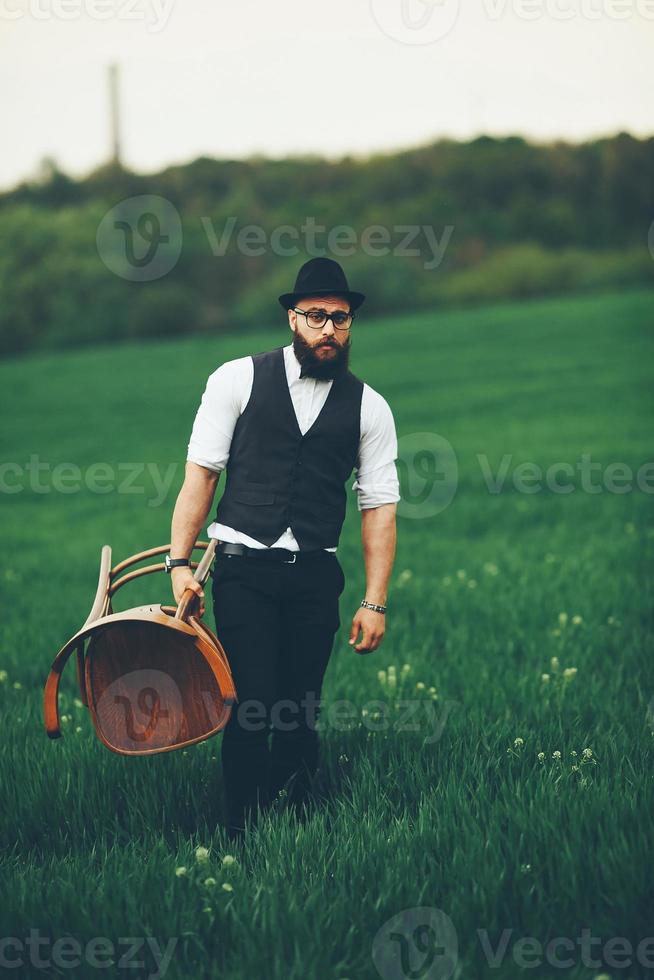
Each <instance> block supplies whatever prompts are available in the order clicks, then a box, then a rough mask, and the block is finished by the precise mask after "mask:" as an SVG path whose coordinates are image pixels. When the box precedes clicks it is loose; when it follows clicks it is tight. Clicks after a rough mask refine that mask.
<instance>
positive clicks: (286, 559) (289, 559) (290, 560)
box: [284, 551, 297, 565]
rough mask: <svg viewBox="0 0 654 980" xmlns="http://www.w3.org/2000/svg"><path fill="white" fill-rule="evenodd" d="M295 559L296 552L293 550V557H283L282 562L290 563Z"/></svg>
mask: <svg viewBox="0 0 654 980" xmlns="http://www.w3.org/2000/svg"><path fill="white" fill-rule="evenodd" d="M296 561H297V554H296V552H295V551H294V552H293V557H292V558H284V564H285V565H292V564H293V563H294V562H296Z"/></svg>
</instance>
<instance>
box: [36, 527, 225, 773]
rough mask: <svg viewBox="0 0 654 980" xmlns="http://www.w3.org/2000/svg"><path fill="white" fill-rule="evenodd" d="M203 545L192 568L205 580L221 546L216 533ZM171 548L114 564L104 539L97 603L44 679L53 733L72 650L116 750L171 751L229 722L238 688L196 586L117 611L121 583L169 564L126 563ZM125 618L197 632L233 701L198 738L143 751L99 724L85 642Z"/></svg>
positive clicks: (57, 731)
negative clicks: (199, 612)
mask: <svg viewBox="0 0 654 980" xmlns="http://www.w3.org/2000/svg"><path fill="white" fill-rule="evenodd" d="M198 548H199V549H204V555H203V557H202V559H201V561H200V562H194V561H192V562H191V568H194V569H195V575H194V577H195V579H196V581H198V582H200V583H201V584H204V583H205V581H206V580H207V578H208V576H209V573H210V568H211V563H212V561H213V557H214V552H215V548H216V541H215V539H212V540H211V541H197V542H196V543H195V545H194V549H193V550H195V549H198ZM169 551H170V545H169V544H166V545H161V546H160V547H157V548H149V549H148V550H147V551H141V552H139V553H138V554H136V555H132V556H131V557H130V558H126V559H125V560H124V561H121V562H119V563H118V564H117V565H115V566H114V567H113V568H112V567H111V547H110V545H108V544H105V545H103V547H102V551H101V555H100V573H99V576H98V587H97V590H96V593H95V599H94V601H93V605H92V606H91V611H90V612H89V614H88V616H87V618H86V621H85V623H84V625H83V626H82V628H81V629H80V630H78V631H77V633H75V635H74V636H72V637H71V638H70V640H68V642H67V643H65V644H64V646H63V647H62V648H61V650H60V651H59V653H58V654H57V656H56V657H55V659H54V661H53V663H52V666H51V668H50V672H49V674H48V678H47V680H46V683H45V688H44V696H43V714H44V723H45V729H46V732H47V734H48V737H49V738H52V739H54V738H59V737H60V736H61V734H62V732H61V724H60V716H59V685H60V681H61V676H62V674H63V671H64V668H65V666H66V664H67V663H68V660H69V658H70V656H71V655H72V653H73V651H75V653H76V660H77V683H78V687H79V690H80V697H81V700H82V702H83V704H84V705H85V706H86V707H87V708H88V709H89V711H90V713H91V716H92V718H93V723H94V726H95V729H96V732H97V734H98V736H99V738H100V739H101V741H102V742H103V743H104V745H106V747H107V748H108V749H110V750H111V751H113V752H119V754H121V755H151V754H154V753H157V752H170V751H173V750H174V749H178V748H183V747H184V746H186V745H193V744H194V743H195V742H200V741H203V740H204V739H205V738H208V737H209V736H210V735H213V734H216V732H218V731H220V730H221V729H222V727H224V724H226V722H227V720H228V718H229V714H230V712H231V707H232V706H233V705H234V704H235V703H236V702H237V701H238V698H237V694H236V689H235V686H234V681H233V678H232V674H231V671H230V668H229V663H228V660H227V656H226V654H225V651H224V649H223V647H222V645H221V643H220V641H219V639H218V637H217V636H216V634H215V633H213V632H212V630H210V629H209V627H208V626H207V625H206V624H205V623H203V622H202V621H201V619H199V618H198V617H197V616H196V615H194V613H193V610H194V608H195V606H197V603H198V597H197V595H196V594H195V592H194V591H193V590H192V589H186V591H185V592H184V594H183V596H182V598H181V600H180V602H179V605H178V606H163V605H160V604H154V605H147V606H138V607H135V608H133V609H126V610H125V611H124V612H118V613H116V612H114V611H113V608H112V599H113V596H114V595H115V594H116V592H117V591H118V590H119V589H120V588H122V587H123V586H124V585H126V584H127V583H128V582H132V581H134V580H135V579H137V578H140V577H141V576H143V575H150V574H152V573H154V572H164V571H165V565H164V564H163V562H160V563H158V564H156V565H149V566H146V567H144V568H139V569H136V570H134V571H130V572H127V574H122V573H123V572H125V570H126V569H128V568H131V566H132V565H136V564H138V562H140V561H144V560H145V559H146V558H152V557H154V556H156V555H161V554H165V553H167V552H169ZM120 621H133V622H139V621H141V622H149V623H157V624H159V625H161V626H164V627H166V628H168V629H175V630H178V631H180V632H181V633H184V634H186V635H188V636H190V637H192V638H193V640H194V643H195V646H196V648H197V649H198V650H199V651H200V653H201V654H202V655H203V657H204V658H205V660H206V661H207V664H208V665H209V667H210V669H211V671H212V673H213V676H214V678H215V680H216V683H217V685H218V688H219V690H220V691H221V694H222V696H223V702H224V704H225V705H227V707H228V710H227V712H226V715H225V719H224V721H223V723H222V724H221V725H220V726H219V727H216V728H215V729H214V730H213V731H210V732H208V733H206V734H203V735H200V736H198V737H196V738H192V739H188V740H187V741H185V742H180V743H178V744H177V745H172V746H165V747H163V748H155V749H146V750H139V751H130V750H125V749H121V750H118V749H116V748H115V747H114V746H112V745H111V744H110V743H109V742H108V741H107V740H106V738H105V737H104V735H103V732H102V729H101V726H100V725H99V724H98V719H97V715H96V711H95V702H94V698H93V692H92V685H91V683H90V667H89V658H88V656H87V655H86V652H85V646H86V641H87V639H88V638H89V637H90V636H91V635H92V634H93V633H94V632H95V630H96V629H98V628H100V627H102V626H106V625H108V624H110V623H114V622H120Z"/></svg>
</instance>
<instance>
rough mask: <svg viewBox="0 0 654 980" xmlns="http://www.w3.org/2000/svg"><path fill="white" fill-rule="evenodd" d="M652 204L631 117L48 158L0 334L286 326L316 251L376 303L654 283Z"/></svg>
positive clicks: (1, 226)
mask: <svg viewBox="0 0 654 980" xmlns="http://www.w3.org/2000/svg"><path fill="white" fill-rule="evenodd" d="M143 195H148V196H149V197H150V196H153V195H154V196H155V197H154V199H153V200H152V199H151V200H147V201H146V202H145V205H144V203H143V201H139V200H136V201H134V200H132V199H134V198H136V199H139V198H141V197H142V196H143ZM171 215H172V220H171ZM103 219H104V220H103ZM140 220H141V221H142V222H143V223H142V224H139V221H140ZM652 222H654V138H649V139H644V140H639V139H635V138H634V137H632V136H630V135H629V134H627V133H620V134H618V135H616V136H614V137H611V138H606V139H597V140H594V141H591V142H586V143H582V144H577V145H572V144H568V143H563V142H556V143H552V144H547V145H542V144H533V143H530V142H528V141H526V140H524V139H522V138H520V137H516V136H514V137H507V138H502V139H499V138H491V137H486V136H483V137H479V138H477V139H474V140H472V141H470V142H456V141H452V140H439V141H438V142H435V143H432V144H430V145H426V146H422V147H420V148H417V149H410V150H404V151H402V152H395V153H385V154H375V155H371V156H368V157H366V158H358V157H357V158H354V157H344V158H342V159H340V160H337V161H327V160H324V159H321V158H317V157H293V158H288V159H282V160H276V159H267V158H261V157H256V158H250V159H245V160H216V159H209V158H206V157H201V158H199V159H197V160H195V161H193V162H191V163H188V164H186V165H184V166H175V167H169V168H167V169H165V170H163V171H162V172H161V173H157V174H148V175H139V174H135V173H131V172H130V171H128V170H125V169H123V168H122V167H120V166H117V165H107V166H104V167H102V168H99V169H98V170H96V171H94V172H93V173H91V174H89V175H88V176H87V177H86V178H84V179H81V180H74V179H72V178H71V177H70V176H68V175H66V174H65V173H63V172H62V171H61V170H60V169H59V168H58V166H57V165H56V163H55V162H54V161H45V162H44V165H43V168H42V173H41V174H39V176H38V178H36V179H34V180H30V181H26V182H24V183H22V184H20V185H19V186H18V187H16V188H15V189H13V190H12V191H9V192H6V193H3V194H0V353H2V354H5V355H7V354H15V353H19V352H21V351H28V350H30V349H37V348H41V349H54V348H62V347H70V346H79V345H82V344H88V343H102V342H110V341H113V342H115V341H120V340H123V339H127V338H137V337H161V336H179V335H182V334H190V333H201V332H204V333H207V334H214V335H215V334H216V333H218V332H223V331H232V330H247V329H252V328H261V327H266V326H272V325H274V324H275V323H279V322H281V321H280V317H283V316H284V314H283V312H282V310H281V308H280V307H279V305H278V304H277V301H276V297H277V295H278V294H279V293H281V292H283V291H285V290H287V289H289V288H290V286H291V285H292V282H293V281H294V278H295V273H296V271H297V269H298V268H299V266H300V264H301V263H302V262H303V261H304V260H305V259H306V258H307V257H309V256H310V255H315V254H326V255H331V256H333V257H334V258H336V259H338V261H340V262H341V263H342V264H343V266H344V268H345V270H346V272H347V275H348V278H349V279H350V282H351V285H352V286H353V288H359V289H361V290H363V291H364V292H365V293H367V294H368V300H367V301H366V304H365V306H364V307H362V311H361V313H362V316H363V315H364V313H365V315H366V316H367V315H385V314H393V315H396V314H398V313H400V312H402V313H403V312H407V311H414V310H429V309H433V310H438V309H439V308H442V307H445V306H457V305H464V304H475V303H482V302H484V303H485V302H489V301H494V300H502V299H511V298H515V297H524V296H536V295H547V294H554V293H562V292H570V291H579V290H591V289H603V288H609V287H610V288H615V287H620V286H627V285H631V284H636V283H638V284H654V226H653V225H652ZM130 227H132V228H134V229H136V230H138V232H139V233H138V234H137V233H133V232H131V231H130V230H129V228H130ZM648 235H649V247H648ZM149 242H150V244H151V246H152V252H148V247H149V244H148V243H149ZM157 249H159V252H158V254H157V255H156V258H154V259H153V261H152V262H150V261H149V260H148V255H155V252H156V251H157Z"/></svg>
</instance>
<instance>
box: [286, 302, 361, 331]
mask: <svg viewBox="0 0 654 980" xmlns="http://www.w3.org/2000/svg"><path fill="white" fill-rule="evenodd" d="M291 309H292V310H293V312H294V313H301V314H302V316H303V317H306V321H307V326H308V327H311V328H312V330H321V329H322V328H323V327H324V326H325V324H326V323H327V321H328V320H331V321H332V323H333V325H334V330H349V329H350V327H351V326H352V320H353V319H354V313H345V312H343V310H337V311H336V312H335V313H327V312H326V311H325V310H298V309H297V308H296V307H295V306H292V307H291Z"/></svg>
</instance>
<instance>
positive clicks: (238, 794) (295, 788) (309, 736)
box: [212, 549, 345, 838]
mask: <svg viewBox="0 0 654 980" xmlns="http://www.w3.org/2000/svg"><path fill="white" fill-rule="evenodd" d="M344 587H345V575H344V573H343V569H342V567H341V564H340V562H339V560H338V558H337V557H336V554H335V553H334V552H327V551H325V550H324V549H323V550H321V551H317V552H300V553H298V557H297V560H296V561H295V562H281V561H276V560H275V561H273V560H271V559H269V558H258V557H256V556H255V557H250V556H245V555H224V554H222V553H220V552H216V560H215V563H214V571H213V582H212V598H213V609H214V616H215V620H216V635H217V636H218V638H219V640H220V642H221V643H222V645H223V647H224V649H225V652H226V654H227V658H228V660H229V665H230V668H231V671H232V675H233V677H234V684H235V686H236V694H237V697H238V703H237V704H236V705H234V708H233V709H232V714H231V716H230V719H229V721H228V723H227V725H226V726H225V728H224V730H223V735H222V747H221V755H222V767H223V780H224V786H225V805H226V815H225V817H226V819H225V825H226V828H227V831H228V834H229V836H230V837H232V838H234V837H238V836H240V835H241V834H242V833H243V832H244V830H245V827H246V823H247V822H248V821H249V820H251V821H252V822H255V821H256V818H257V816H258V814H259V813H261V812H263V811H264V810H265V809H267V807H268V806H269V805H270V803H271V802H272V801H273V800H274V799H275V797H276V796H277V794H278V792H279V790H280V789H282V788H285V789H286V791H287V800H288V804H289V805H291V807H293V808H294V809H295V810H296V812H299V810H300V808H301V804H302V803H303V802H304V800H305V799H306V796H307V791H308V788H309V784H310V779H311V777H312V776H313V774H314V773H315V770H316V768H317V765H318V732H317V731H316V729H315V723H316V721H317V718H318V716H319V713H320V707H319V704H318V703H317V702H318V701H319V699H320V694H321V689H322V681H323V677H324V674H325V670H326V668H327V664H328V662H329V657H330V655H331V652H332V647H333V643H334V636H335V633H336V631H337V630H338V629H339V627H340V625H341V621H340V617H339V609H338V601H339V597H340V595H341V593H342V592H343V589H344ZM269 742H270V744H269Z"/></svg>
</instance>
